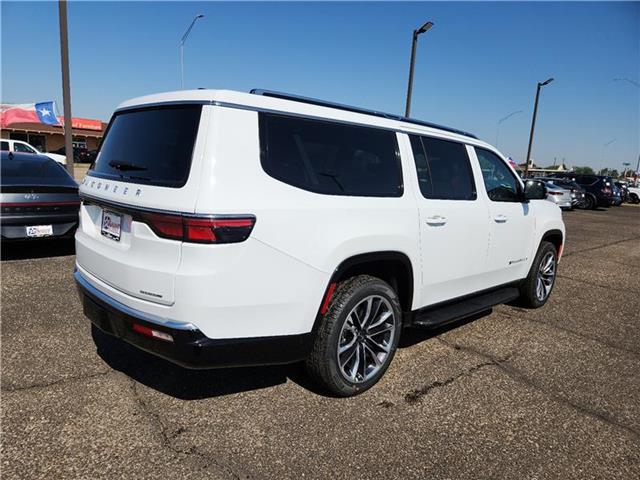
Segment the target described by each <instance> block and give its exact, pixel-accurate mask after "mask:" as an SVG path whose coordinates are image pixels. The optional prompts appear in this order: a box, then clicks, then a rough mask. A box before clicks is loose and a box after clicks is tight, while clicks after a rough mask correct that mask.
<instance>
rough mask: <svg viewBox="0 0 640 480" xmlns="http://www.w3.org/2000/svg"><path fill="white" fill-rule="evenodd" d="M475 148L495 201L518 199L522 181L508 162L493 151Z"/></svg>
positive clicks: (483, 174)
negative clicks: (517, 177)
mask: <svg viewBox="0 0 640 480" xmlns="http://www.w3.org/2000/svg"><path fill="white" fill-rule="evenodd" d="M475 150H476V155H477V156H478V161H479V163H480V169H481V170H482V178H483V179H484V186H485V188H486V189H487V194H488V195H489V198H490V199H491V200H493V201H494V202H516V201H518V200H519V196H518V192H519V190H520V183H519V182H518V180H516V177H515V176H514V175H513V173H512V172H511V170H510V169H509V167H507V164H506V163H504V161H502V159H501V158H500V157H498V156H497V155H496V154H495V153H493V152H490V151H488V150H484V149H482V148H478V147H475Z"/></svg>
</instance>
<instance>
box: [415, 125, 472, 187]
mask: <svg viewBox="0 0 640 480" xmlns="http://www.w3.org/2000/svg"><path fill="white" fill-rule="evenodd" d="M411 146H412V149H413V158H414V160H415V163H416V169H417V171H418V180H419V182H420V191H421V192H422V195H423V196H424V197H425V198H429V199H435V200H475V199H476V197H477V196H476V187H475V183H474V181H473V172H472V171H471V164H470V163H469V156H468V155H467V149H466V147H465V146H464V145H463V144H461V143H457V142H450V141H448V140H440V139H438V138H431V137H418V136H414V135H412V136H411Z"/></svg>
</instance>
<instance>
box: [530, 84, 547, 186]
mask: <svg viewBox="0 0 640 480" xmlns="http://www.w3.org/2000/svg"><path fill="white" fill-rule="evenodd" d="M551 82H553V78H548V79H546V80H545V81H544V82H538V88H537V89H536V99H535V102H534V103H533V117H532V118H531V132H530V133H529V148H527V159H526V163H525V164H524V178H527V176H528V175H529V162H530V161H531V146H532V144H533V132H534V130H535V128H536V116H537V115H538V99H539V98H540V89H541V88H542V87H544V86H546V85H549V84H550V83H551Z"/></svg>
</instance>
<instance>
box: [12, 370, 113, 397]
mask: <svg viewBox="0 0 640 480" xmlns="http://www.w3.org/2000/svg"><path fill="white" fill-rule="evenodd" d="M110 373H112V370H105V371H100V372H95V373H90V374H88V375H77V376H74V377H63V378H59V379H58V380H54V381H52V382H44V383H32V384H30V385H20V386H4V385H3V386H2V388H0V391H2V392H3V393H12V392H24V391H27V390H34V389H40V388H48V387H53V386H56V385H62V384H65V383H71V382H77V381H79V380H90V379H93V378H97V377H102V376H105V375H109V374H110Z"/></svg>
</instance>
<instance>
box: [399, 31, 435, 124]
mask: <svg viewBox="0 0 640 480" xmlns="http://www.w3.org/2000/svg"><path fill="white" fill-rule="evenodd" d="M431 27H433V22H427V23H425V24H424V25H422V26H421V27H420V28H418V29H416V30H414V31H413V36H412V40H411V61H410V62H409V85H408V86H407V104H406V106H405V110H404V116H405V117H409V114H410V113H411V94H412V93H413V69H414V67H415V64H416V49H417V48H418V35H420V34H422V33H425V32H426V31H427V30H429V29H430V28H431Z"/></svg>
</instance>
